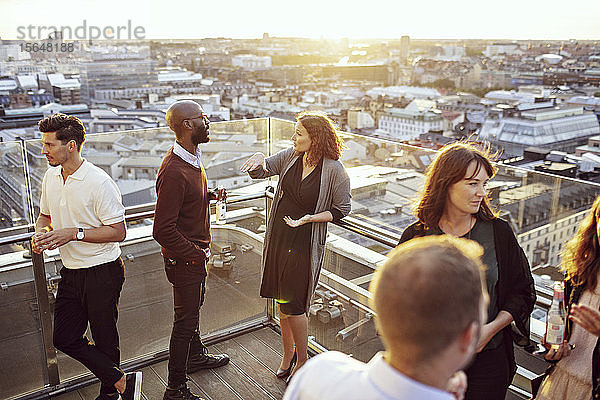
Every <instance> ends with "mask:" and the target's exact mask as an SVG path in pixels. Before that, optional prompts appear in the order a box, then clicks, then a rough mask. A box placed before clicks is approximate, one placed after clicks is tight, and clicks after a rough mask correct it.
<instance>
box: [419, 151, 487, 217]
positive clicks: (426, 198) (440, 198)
mask: <svg viewBox="0 0 600 400" xmlns="http://www.w3.org/2000/svg"><path fill="white" fill-rule="evenodd" d="M490 157H493V156H492V155H491V154H490V150H489V147H486V148H484V149H483V150H481V149H479V148H477V147H475V145H473V144H471V143H466V142H459V143H453V144H450V145H447V146H444V147H443V148H442V149H441V150H440V152H439V154H438V155H437V157H436V159H435V160H434V161H433V162H432V163H431V164H430V165H429V167H428V168H427V172H426V178H425V187H424V188H423V191H422V192H421V193H420V196H419V198H418V199H417V201H416V206H415V216H416V217H417V219H418V220H419V221H420V222H421V223H422V224H423V225H425V226H426V227H427V228H434V227H436V226H437V225H438V223H439V222H440V218H441V217H442V214H443V213H444V208H445V206H446V200H447V198H448V189H449V188H450V186H451V185H453V184H455V183H456V182H459V181H461V180H463V179H465V175H466V173H467V169H468V168H469V165H471V163H472V162H473V161H475V162H476V163H477V168H475V172H474V173H473V176H475V175H477V174H478V173H479V171H480V170H481V168H484V169H485V172H487V174H488V176H489V177H490V178H492V177H493V176H494V175H495V174H496V171H497V168H496V167H495V166H494V165H493V164H492V162H491V161H490ZM475 215H476V217H477V218H479V219H482V220H484V221H490V220H492V219H494V218H496V217H497V216H498V214H497V212H495V211H494V210H492V208H491V206H490V202H489V199H488V197H487V195H486V196H485V197H484V198H483V201H482V202H481V205H480V206H479V211H477V213H476V214H475Z"/></svg>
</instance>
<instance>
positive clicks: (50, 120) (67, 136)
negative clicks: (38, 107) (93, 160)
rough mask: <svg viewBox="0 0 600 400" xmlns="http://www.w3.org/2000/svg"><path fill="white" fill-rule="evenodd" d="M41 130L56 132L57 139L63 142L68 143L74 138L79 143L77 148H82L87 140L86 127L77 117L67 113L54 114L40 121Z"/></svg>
mask: <svg viewBox="0 0 600 400" xmlns="http://www.w3.org/2000/svg"><path fill="white" fill-rule="evenodd" d="M38 126H39V129H40V132H43V133H46V132H56V139H58V140H60V141H61V143H62V144H67V143H68V142H70V141H71V140H74V141H75V143H76V144H77V150H78V151H79V150H81V145H82V144H83V142H84V141H85V127H84V126H83V123H82V122H81V121H80V120H79V118H77V117H73V116H72V115H66V114H61V113H57V114H53V115H50V116H48V117H46V118H44V119H42V120H41V121H40V122H38Z"/></svg>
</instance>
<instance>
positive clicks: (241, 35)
mask: <svg viewBox="0 0 600 400" xmlns="http://www.w3.org/2000/svg"><path fill="white" fill-rule="evenodd" d="M281 3H282V2H280V1H274V0H255V1H254V2H247V1H242V0H232V1H228V2H222V3H219V4H217V3H216V2H215V3H208V4H205V3H198V2H194V1H187V0H170V1H168V2H165V1H158V0H148V1H146V2H144V3H142V4H141V5H140V4H139V3H132V2H124V1H117V0H105V1H102V2H99V1H96V0H79V1H76V0H56V1H53V2H47V1H42V0H0V10H1V11H2V13H3V15H4V16H5V18H4V20H3V21H2V22H1V23H0V37H2V38H3V39H17V38H22V39H25V40H36V39H39V38H37V37H28V36H27V35H26V36H27V37H19V33H21V34H22V33H23V28H25V30H26V28H27V27H28V26H30V25H31V26H34V27H35V29H37V27H42V26H46V27H49V26H56V27H60V26H68V27H71V28H72V29H75V28H76V27H78V26H81V25H82V22H83V21H84V20H85V21H86V23H87V26H88V27H89V26H90V25H93V26H96V27H99V28H101V29H102V28H105V27H116V26H125V25H127V24H128V22H129V23H130V25H132V26H133V27H141V28H143V32H144V38H145V39H156V40H169V39H173V40H193V39H201V38H216V37H227V38H232V39H257V38H261V37H262V35H263V33H268V34H269V35H270V36H273V37H283V38H294V37H295V38H306V39H321V38H323V39H334V40H335V39H342V38H348V39H350V40H372V39H381V40H394V39H399V38H400V37H401V36H403V35H408V36H410V37H411V38H414V39H415V40H503V41H512V40H571V39H575V40H600V24H599V23H598V20H600V1H593V0H584V1H580V2H576V3H566V2H564V1H562V0H546V1H541V0H533V1H528V2H523V1H518V0H505V1H503V2H502V3H488V4H485V5H483V6H482V2H480V1H473V0H455V1H453V2H448V1H442V0H430V1H429V2H405V3H404V2H398V3H391V4H390V3H389V2H388V1H385V0H370V1H368V2H365V1H362V0H346V1H339V0H333V1H329V2H324V1H318V0H304V1H303V2H302V3H298V4H297V5H294V4H290V3H288V4H285V5H284V6H282V4H281ZM569 6H571V7H569ZM117 11H118V12H117ZM20 28H21V30H19V29H20ZM21 36H23V35H21ZM36 36H37V35H36ZM138 38H139V37H138ZM132 39H135V38H132Z"/></svg>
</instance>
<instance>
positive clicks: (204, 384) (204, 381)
mask: <svg viewBox="0 0 600 400" xmlns="http://www.w3.org/2000/svg"><path fill="white" fill-rule="evenodd" d="M222 368H227V366H223V367H219V368H217V369H204V370H200V371H196V372H194V373H193V374H191V375H190V378H191V379H192V381H193V382H194V383H195V384H196V385H198V387H201V388H202V390H203V391H204V393H206V396H207V398H208V399H211V400H221V399H223V400H240V399H241V397H239V396H238V394H237V393H236V392H235V390H234V389H233V388H232V387H231V386H230V385H229V383H228V382H226V381H224V380H223V379H222V378H221V377H220V376H219V375H218V373H217V372H216V371H219V370H221V369H222Z"/></svg>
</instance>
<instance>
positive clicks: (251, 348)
mask: <svg viewBox="0 0 600 400" xmlns="http://www.w3.org/2000/svg"><path fill="white" fill-rule="evenodd" d="M209 350H210V351H211V352H213V353H227V354H229V356H230V357H231V362H230V363H229V364H228V365H226V366H224V367H221V368H217V369H214V370H203V371H199V372H195V373H193V374H191V375H190V378H191V381H190V382H188V386H189V387H190V389H192V391H193V392H195V393H196V394H198V395H200V396H203V397H205V398H206V399H209V400H240V399H243V400H263V399H273V400H279V399H281V398H282V397H283V392H284V391H285V382H284V381H283V380H281V379H277V377H275V371H277V368H278V367H279V363H280V361H281V339H280V336H279V334H278V333H277V332H275V331H273V330H272V329H271V328H268V327H265V328H261V329H259V330H257V331H254V332H251V333H247V334H244V335H242V336H238V337H236V338H233V339H228V340H226V341H224V342H220V343H218V344H216V345H213V346H210V347H209ZM141 371H142V372H143V376H142V397H143V398H144V399H146V400H161V399H162V397H163V393H164V391H165V387H166V385H167V361H162V362H159V363H157V364H153V365H150V366H148V367H146V368H143V369H142V370H141ZM98 392H99V384H94V385H90V386H87V387H85V388H82V389H79V390H76V391H73V392H69V393H65V394H62V395H60V396H56V397H53V398H52V399H53V400H94V399H95V398H96V396H98Z"/></svg>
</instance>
